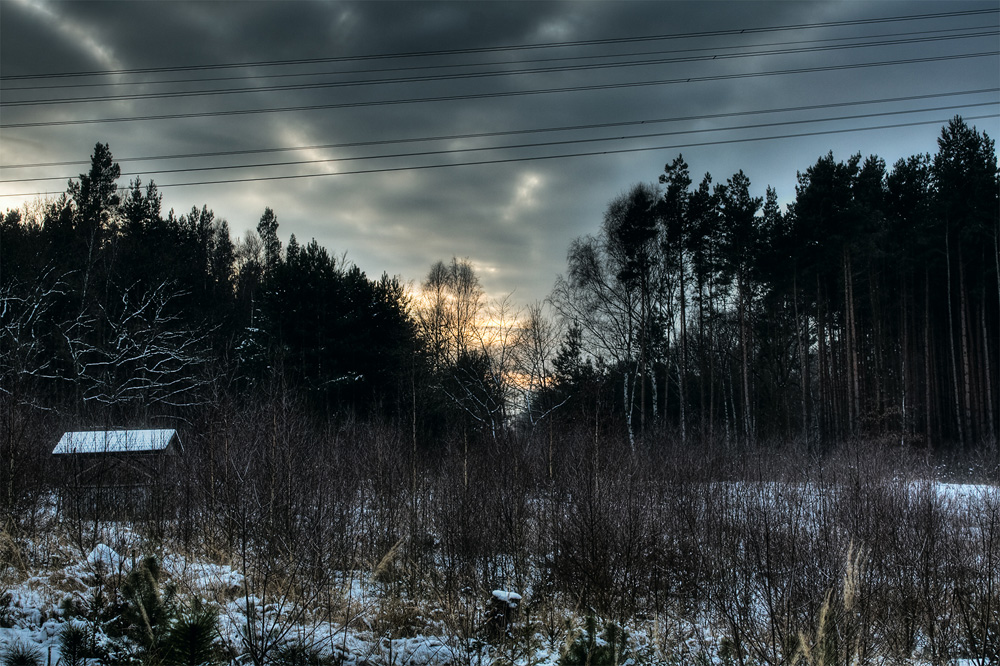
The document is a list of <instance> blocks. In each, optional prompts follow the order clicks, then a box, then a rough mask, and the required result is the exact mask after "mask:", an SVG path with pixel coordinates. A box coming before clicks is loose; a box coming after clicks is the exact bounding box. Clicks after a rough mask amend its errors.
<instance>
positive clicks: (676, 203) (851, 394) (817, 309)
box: [0, 117, 1000, 458]
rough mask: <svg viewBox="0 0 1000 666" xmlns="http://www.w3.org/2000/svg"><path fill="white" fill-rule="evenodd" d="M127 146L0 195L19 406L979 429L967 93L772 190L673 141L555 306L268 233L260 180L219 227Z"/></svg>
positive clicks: (611, 429)
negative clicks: (900, 153) (13, 199)
mask: <svg viewBox="0 0 1000 666" xmlns="http://www.w3.org/2000/svg"><path fill="white" fill-rule="evenodd" d="M120 174H121V170H120V168H119V167H118V165H117V164H116V163H115V162H114V158H113V156H112V154H111V151H110V149H109V147H108V145H107V144H97V146H96V147H95V150H94V154H93V155H92V160H91V168H90V170H89V172H88V173H85V174H81V175H80V178H79V180H76V181H70V183H69V186H68V188H67V190H66V192H65V193H64V194H63V195H62V196H60V197H59V198H56V199H50V200H47V201H39V202H37V203H36V204H35V205H34V206H28V207H25V208H23V209H15V210H8V211H7V212H6V214H5V215H3V217H2V222H0V289H2V294H0V296H2V299H3V305H2V307H3V319H2V330H0V334H2V338H0V353H2V368H0V370H2V377H3V382H2V391H0V394H2V400H3V401H4V402H5V404H6V410H5V412H6V414H7V420H8V422H9V423H14V422H16V421H18V418H17V417H15V416H14V415H15V413H18V414H27V413H29V412H32V411H33V410H34V411H35V412H38V413H40V414H46V413H51V414H60V415H63V416H65V417H66V418H69V419H70V420H72V421H74V422H75V423H78V424H87V425H91V426H102V425H106V426H122V425H127V424H140V423H148V422H151V421H156V420H158V419H161V418H175V419H176V418H182V419H189V420H190V419H192V418H194V417H193V416H192V414H193V413H194V412H195V411H196V410H197V409H198V408H199V406H202V407H203V406H205V405H207V404H209V403H212V402H215V403H218V401H219V395H220V393H226V394H227V395H231V396H233V399H235V400H237V401H238V402H239V401H243V402H246V401H252V400H259V401H267V400H270V399H273V398H274V397H275V396H277V395H279V394H280V395H288V396H294V398H295V399H296V400H300V401H301V402H302V404H303V405H305V406H306V407H307V409H308V410H309V411H310V413H312V414H314V415H315V416H317V417H318V418H320V419H321V420H322V419H329V418H331V417H332V418H338V415H344V414H348V413H349V414H350V415H351V418H356V419H361V420H370V419H378V420H380V421H383V422H391V423H395V424H398V427H399V428H400V429H401V432H406V433H407V438H408V439H410V440H412V442H413V445H414V446H418V445H419V446H422V447H430V448H433V447H435V446H439V445H443V440H444V439H446V438H449V437H450V438H453V439H456V441H459V440H460V441H462V442H464V444H463V446H467V444H468V441H469V440H470V438H471V439H472V440H473V441H477V440H478V439H479V438H483V437H486V438H493V439H496V437H497V436H498V433H499V432H501V431H502V430H505V429H510V428H513V429H514V430H518V431H524V432H533V431H535V430H538V426H539V425H540V424H542V423H548V427H549V428H552V427H556V426H557V425H558V424H559V423H560V422H566V423H568V422H572V423H578V422H581V420H582V421H583V422H587V423H591V424H592V427H593V428H594V432H598V433H599V432H605V433H613V434H617V435H622V436H627V437H629V439H630V441H631V442H632V444H633V446H635V442H636V441H637V439H639V438H643V437H645V438H653V439H657V438H661V439H662V438H664V437H667V438H672V439H677V440H679V441H680V442H681V443H682V444H685V445H691V446H698V445H702V444H705V443H707V442H732V443H750V442H755V441H775V440H788V439H798V440H801V441H802V442H807V443H810V444H821V445H825V444H829V443H833V442H838V441H842V440H844V439H849V438H856V437H865V438H883V437H885V438H892V439H893V440H895V441H902V442H908V443H911V444H916V445H925V446H935V447H936V446H944V445H953V444H959V445H964V446H966V447H968V446H972V445H975V444H977V443H981V442H984V441H995V439H996V429H997V420H998V416H1000V413H998V400H1000V386H998V381H997V378H998V367H1000V366H998V363H1000V334H998V331H1000V258H998V208H1000V206H998V181H997V160H996V153H995V150H994V142H993V140H992V139H990V138H989V137H988V136H987V135H986V134H985V133H979V132H977V130H976V129H975V128H973V127H969V126H968V125H966V124H965V123H964V122H963V121H962V120H961V118H958V117H956V118H955V119H954V120H953V121H951V122H950V123H949V124H948V125H947V126H946V127H944V128H943V130H942V133H941V136H940V139H939V149H938V152H937V154H935V155H933V156H931V155H915V156H912V157H910V158H908V159H901V160H899V161H898V162H897V163H896V164H894V165H893V166H892V168H891V169H889V168H887V167H886V164H885V162H884V161H883V160H881V159H879V158H877V157H874V156H872V157H868V158H866V159H862V157H861V155H860V154H857V155H854V156H851V157H850V158H848V159H847V160H846V161H837V160H836V159H835V158H834V156H833V155H832V153H831V154H829V155H826V156H823V157H820V158H819V159H818V160H817V162H816V163H815V164H814V165H812V166H810V167H808V168H807V169H806V170H805V171H803V172H800V173H799V175H798V186H797V188H796V197H795V200H794V202H793V203H792V204H791V205H789V206H788V207H787V210H786V211H784V212H782V211H781V209H780V207H779V205H778V203H777V201H778V198H777V193H776V192H774V191H773V190H772V189H770V188H768V190H767V195H766V197H764V198H761V197H755V196H753V195H751V194H750V181H749V179H748V178H747V176H746V175H745V174H744V173H743V172H742V171H741V172H739V173H738V174H736V175H734V176H732V177H731V178H728V179H727V180H726V181H725V182H719V183H713V180H712V177H711V176H710V175H709V174H706V175H705V176H704V177H703V178H702V179H701V181H700V182H699V183H698V184H697V185H695V183H694V180H692V177H691V174H690V173H689V170H688V167H687V164H686V163H685V162H684V160H683V158H682V157H681V156H678V157H677V158H676V159H674V160H673V161H672V162H671V163H670V164H668V165H667V166H666V168H665V170H664V173H663V174H661V175H660V177H659V183H652V184H638V185H635V186H634V187H632V188H631V189H629V190H628V191H627V192H624V193H623V194H621V195H620V196H618V197H616V198H615V199H614V200H613V201H612V202H610V204H609V206H608V208H607V210H606V212H605V215H604V220H603V224H602V226H601V228H600V229H599V230H598V232H597V234H596V235H593V236H586V237H583V238H579V239H576V240H574V241H573V242H572V244H571V245H570V248H569V252H568V265H567V270H566V273H565V274H564V275H563V276H561V277H560V278H559V279H558V280H557V283H556V285H555V288H554V290H553V292H552V295H551V297H550V299H549V303H550V305H551V306H552V309H553V310H554V311H555V313H556V314H557V315H558V324H559V325H561V326H562V328H561V329H560V328H559V327H558V326H557V322H556V321H553V319H552V318H551V317H546V315H545V314H544V313H543V311H542V308H541V307H540V306H539V305H535V306H532V307H530V308H528V310H527V312H523V311H516V310H514V308H512V307H511V306H510V303H509V302H502V303H494V304H489V303H487V301H486V299H485V296H484V294H483V290H482V288H481V286H480V285H479V280H478V276H476V275H475V272H474V270H473V268H472V266H471V264H470V262H468V261H459V260H452V262H451V264H450V265H448V264H445V263H443V262H440V263H438V264H437V265H435V266H433V267H432V268H431V271H430V273H429V274H428V276H427V278H426V280H425V281H424V282H423V283H422V284H421V289H420V290H419V291H418V292H417V293H415V294H414V293H409V292H408V291H407V289H406V288H405V287H404V285H403V284H402V283H401V282H400V280H399V278H396V277H390V276H388V275H385V274H383V275H382V276H381V277H380V278H379V279H377V280H372V279H370V278H368V277H367V276H366V275H365V274H364V272H362V271H361V270H360V269H358V268H357V267H356V266H354V265H353V264H351V263H350V262H349V261H347V259H346V257H345V256H340V257H338V256H334V255H331V254H330V253H329V252H328V251H327V250H326V249H325V248H323V247H322V246H320V245H319V244H318V243H317V242H316V241H315V240H312V241H310V242H308V243H305V244H302V243H300V242H299V241H298V240H297V239H296V238H295V237H294V236H292V237H291V238H290V239H289V240H288V242H287V244H285V245H284V246H283V244H282V242H281V241H280V240H279V235H278V228H279V225H278V218H277V215H276V214H275V213H274V211H272V210H271V209H269V208H268V209H265V211H264V212H263V214H262V216H261V217H260V220H259V222H258V224H257V226H256V230H255V231H251V232H248V233H247V234H246V235H245V236H244V237H242V238H233V236H232V235H231V233H230V230H229V226H228V224H227V222H226V221H225V220H223V219H220V218H218V217H216V216H215V215H214V213H213V211H212V210H211V209H209V208H208V207H207V206H203V207H201V208H200V209H199V208H198V207H193V208H192V209H191V210H190V211H189V212H188V213H185V214H181V215H177V214H175V212H174V211H173V210H171V211H169V212H167V213H166V214H164V212H163V211H162V209H161V195H160V194H159V193H158V191H157V189H156V185H155V184H154V183H152V182H150V183H148V184H143V183H142V182H141V180H139V179H138V178H137V179H135V180H133V181H131V182H130V183H129V184H128V186H126V187H121V186H120V185H119V184H118V179H119V178H120ZM193 410H194V411H193ZM15 430H16V428H8V432H9V433H12V432H14V431H15ZM543 430H544V429H543ZM10 437H13V435H8V442H7V446H9V447H15V444H14V442H13V441H12V440H11V439H9V438H10ZM7 457H8V458H10V454H8V456H7Z"/></svg>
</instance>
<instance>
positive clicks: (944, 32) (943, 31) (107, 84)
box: [0, 25, 997, 93]
mask: <svg viewBox="0 0 1000 666" xmlns="http://www.w3.org/2000/svg"><path fill="white" fill-rule="evenodd" d="M986 29H990V30H992V31H993V32H990V33H988V34H987V35H986V36H990V35H992V34H995V32H996V30H997V26H995V25H994V26H984V27H982V28H969V27H963V28H937V29H934V30H916V31H909V32H895V33H880V34H875V35H865V36H863V37H859V36H849V37H829V38H824V39H800V40H793V41H784V42H766V43H762V44H741V45H733V46H726V45H722V44H720V45H718V46H711V47H700V48H683V49H668V50H657V51H632V52H626V53H604V54H595V55H580V56H558V57H555V58H530V59H521V60H502V61H492V62H490V61H478V62H470V63H461V62H460V63H438V64H425V65H410V66H392V67H379V68H369V69H350V70H334V71H331V70H327V71H319V72H315V71H313V72H284V73H276V74H248V75H242V76H211V77H197V78H184V79H161V80H159V81H157V80H148V79H141V80H138V81H103V82H100V83H56V84H53V85H44V86H43V85H29V86H9V85H8V86H4V87H3V88H2V89H0V93H10V92H13V91H27V90H63V89H70V88H112V87H123V86H135V87H147V86H160V85H171V84H178V83H181V84H183V83H218V82H224V81H226V82H228V81H263V80H270V79H291V78H303V77H319V76H350V75H356V74H384V73H386V72H407V71H428V70H441V69H458V68H469V67H495V66H502V65H529V64H537V63H551V62H578V61H581V60H596V59H598V58H629V57H645V56H664V55H669V54H672V53H700V52H706V51H711V52H721V51H728V50H732V49H738V48H748V49H762V48H772V47H779V46H796V45H800V44H813V45H816V44H823V43H830V42H845V41H852V40H853V41H856V40H860V39H866V40H871V39H885V38H891V37H916V36H918V35H924V36H930V35H936V36H938V37H951V38H954V39H966V38H969V37H972V36H978V35H974V34H973V33H969V32H968V31H969V30H986ZM963 31H964V32H965V33H966V34H962V35H954V33H957V32H963ZM948 33H951V35H948ZM897 43H899V42H897ZM871 45H872V43H871V42H864V43H860V44H851V45H848V46H852V47H863V46H871ZM750 53H753V54H754V55H756V53H755V52H750Z"/></svg>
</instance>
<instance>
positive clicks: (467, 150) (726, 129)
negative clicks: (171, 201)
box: [0, 101, 998, 184]
mask: <svg viewBox="0 0 1000 666" xmlns="http://www.w3.org/2000/svg"><path fill="white" fill-rule="evenodd" d="M997 104H998V102H997V101H989V102H978V103H973V104H957V105H952V106H938V107H931V108H923V109H904V110H897V111H881V112H876V113H862V114H854V115H848V116H836V117H833V118H810V119H800V120H781V121H775V122H769V123H757V124H751V125H737V126H734V127H705V128H699V129H691V130H674V131H670V132H651V133H646V134H633V135H627V136H609V137H589V138H583V139H564V140H559V141H540V142H534V143H521V144H510V145H501V146H480V147H476V148H448V149H441V150H425V151H417V152H409V153H389V154H382V155H356V156H349V157H330V158H323V159H309V160H292V161H285V162H265V163H258V164H229V165H215V166H204V167H186V168H179V169H158V170H156V171H154V172H152V173H155V174H157V175H165V174H174V173H197V172H205V171H229V170H232V169H261V168H271V167H286V166H304V165H311V164H333V163H340V162H356V161H362V160H384V159H402V158H408V157H431V156H442V155H460V154H467V153H475V152H487V151H494V150H522V149H525V148H551V147H553V146H568V145H578V144H589V143H601V142H606V141H630V140H634V139H652V138H661V137H665V136H684V135H689V134H704V133H706V132H735V131H745V130H756V129H764V128H770V127H785V126H790V125H806V124H813V123H826V122H838V121H844V120H861V119H868V118H877V117H882V116H899V115H906V114H913V113H931V112H936V111H953V110H955V109H966V108H973V107H981V106H997ZM148 173H149V172H144V171H133V172H122V173H121V175H122V176H144V175H147V174H148ZM73 177H74V176H72V175H70V176H65V175H63V176H44V177H43V176H40V177H36V178H11V179H4V180H0V183H4V184H7V183H29V182H38V181H54V180H69V179H72V178H73Z"/></svg>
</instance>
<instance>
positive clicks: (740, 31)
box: [0, 8, 1000, 81]
mask: <svg viewBox="0 0 1000 666" xmlns="http://www.w3.org/2000/svg"><path fill="white" fill-rule="evenodd" d="M997 13H1000V9H996V8H989V9H973V10H963V11H955V12H934V13H927V14H910V15H906V16H886V17H878V18H869V19H851V20H844V21H824V22H815V23H799V24H792V25H778V26H767V27H757V28H733V29H725V30H707V31H697V32H684V33H672V34H662V35H645V36H634V37H617V38H603V39H588V40H575V41H568V42H543V43H538V44H515V45H508V46H488V47H474V48H466V49H437V50H427V51H408V52H401V53H382V54H369V55H354V56H332V57H326V58H295V59H290V60H260V61H254V62H230V63H217V64H203V65H186V66H174V67H137V68H130V69H114V70H104V71H100V70H92V71H81V72H54V73H42V74H19V75H16V76H0V81H16V80H24V79H47V78H64V77H74V76H110V75H121V74H147V73H153V72H181V71H201V70H211V69H233V68H241V67H272V66H286V65H303V64H313V63H330V62H355V61H364V60H382V59H391V58H414V57H428V56H448V55H461V54H469V53H496V52H504V51H524V50H533V49H551V48H568V47H581V46H600V45H607V44H634V43H638V42H649V41H659V40H666V39H690V38H704V37H718V36H726V35H747V34H758V33H765V32H777V31H787V30H804V29H816V28H832V27H844V26H857V25H872V24H881V23H899V22H904V21H920V20H940V19H945V18H957V17H962V16H981V15H986V14H997Z"/></svg>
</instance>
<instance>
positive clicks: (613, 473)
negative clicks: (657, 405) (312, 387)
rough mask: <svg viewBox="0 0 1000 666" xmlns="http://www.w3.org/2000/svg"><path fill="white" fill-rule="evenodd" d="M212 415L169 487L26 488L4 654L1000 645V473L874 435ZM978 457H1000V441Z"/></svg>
mask: <svg viewBox="0 0 1000 666" xmlns="http://www.w3.org/2000/svg"><path fill="white" fill-rule="evenodd" d="M215 423H216V426H215V428H214V430H212V431H211V432H209V429H208V428H207V424H205V425H206V427H204V428H201V429H199V430H194V431H192V434H191V435H190V436H189V438H188V441H187V442H186V450H187V452H188V453H186V454H185V456H184V463H183V469H182V470H181V472H180V485H181V492H179V493H178V495H177V497H176V498H175V501H174V503H173V508H171V509H168V510H164V511H163V512H162V514H160V515H148V516H143V517H140V518H129V519H123V518H122V516H121V515H116V514H115V512H113V511H111V512H109V513H108V514H107V515H99V516H91V517H86V518H82V519H76V518H72V517H69V515H68V512H67V511H66V510H65V507H61V506H58V504H57V502H56V496H55V495H52V494H49V493H48V492H46V493H40V494H39V495H37V496H36V497H35V498H33V499H32V501H31V502H28V503H26V504H24V505H23V506H22V507H21V511H20V513H19V515H18V519H17V520H16V521H15V522H14V523H12V526H14V529H13V531H10V532H9V533H7V534H5V535H4V540H3V542H2V552H3V560H2V561H3V563H4V568H3V571H2V578H0V580H2V591H0V599H2V601H0V623H2V624H3V626H4V627H7V628H6V629H3V630H0V636H2V638H3V645H4V647H3V650H4V654H5V655H8V656H7V657H6V658H7V659H8V661H10V660H12V659H13V658H14V656H16V655H17V651H18V650H21V649H22V648H24V649H28V650H29V651H30V649H31V648H34V649H35V650H36V651H37V652H38V654H40V655H47V651H48V648H49V647H52V648H53V655H58V654H61V655H62V658H63V662H62V663H64V664H65V663H81V664H83V663H86V664H95V663H101V664H111V663H142V664H201V663H219V664H229V663H232V664H333V663H350V664H373V665H374V664H427V663H437V664H456V665H459V664H470V665H471V664H495V663H509V664H543V663H544V664H557V663H558V664H564V665H568V664H588V663H589V664H595V665H596V664H621V663H635V664H639V663H650V664H652V663H728V664H791V663H803V664H835V663H843V664H849V663H859V664H869V663H871V664H874V663H927V664H936V663H956V662H958V661H961V660H966V663H970V664H987V663H991V662H992V661H995V660H996V659H997V658H998V650H1000V489H998V487H997V486H996V485H994V484H990V483H978V484H967V483H943V482H941V481H940V480H938V481H935V480H932V479H934V478H938V479H942V478H944V476H943V475H944V473H945V472H944V470H943V469H941V468H935V467H933V466H930V465H928V463H927V460H926V459H924V458H919V459H916V458H912V457H910V456H908V455H906V454H905V453H904V452H903V451H902V450H899V449H895V450H892V452H891V453H887V452H886V448H887V447H886V446H885V445H884V444H879V445H856V446H852V447H845V448H843V449H842V450H840V451H837V452H832V453H828V454H826V455H823V456H820V455H813V454H809V453H808V452H807V451H805V450H804V449H792V450H782V451H773V450H765V449H753V450H739V451H737V450H711V451H703V452H699V453H694V452H691V451H690V450H678V449H677V448H670V447H667V448H664V447H663V446H662V445H659V446H653V445H645V444H644V445H642V446H639V447H638V448H637V449H635V450H632V449H631V448H630V447H629V445H628V440H627V438H626V437H617V438H613V437H610V436H602V437H601V438H599V439H598V440H596V441H595V439H594V437H593V434H592V433H588V432H587V431H585V430H583V429H578V430H569V431H565V432H560V433H552V434H551V439H549V437H548V436H546V437H544V438H543V437H533V438H528V437H513V436H512V437H504V438H501V439H498V440H497V441H495V442H492V443H489V444H484V443H481V444H480V445H479V446H476V447H472V448H470V450H469V451H468V452H466V451H464V450H462V449H455V450H451V451H445V452H439V453H437V454H436V455H428V454H427V453H426V452H420V454H419V455H417V456H416V457H415V456H414V452H413V450H412V448H411V446H410V443H409V442H407V441H405V440H402V439H400V438H399V437H398V436H397V434H398V433H396V432H395V431H393V430H389V429H385V428H379V427H377V426H372V425H370V424H351V423H345V424H341V425H340V426H339V427H331V428H329V429H325V430H322V431H316V430H312V429H310V428H308V427H305V426H304V424H303V422H302V421H301V420H300V419H298V418H296V416H295V412H294V410H285V411H280V410H279V411H275V412H264V413H260V412H254V413H252V414H251V413H241V412H233V413H230V414H228V417H227V419H225V421H223V420H221V419H220V420H218V421H216V422H215ZM261 424H267V426H266V427H264V428H260V427H259V426H260V425H261ZM199 432H201V433H202V434H198V433H199ZM550 445H551V448H550ZM994 455H995V454H994ZM253 460H257V461H258V464H251V461H253ZM972 464H973V465H974V471H975V474H976V478H977V479H978V480H980V481H981V480H982V479H984V478H994V479H995V478H996V477H995V475H996V459H995V457H994V458H989V457H988V456H985V455H984V456H980V457H979V458H978V460H976V461H973V463H972ZM952 469H953V470H955V469H958V468H957V467H955V466H954V465H953V466H952ZM963 469H965V468H964V467H963ZM955 473H957V472H955ZM966 474H967V472H966ZM953 480H954V479H953ZM961 480H963V481H968V480H969V477H967V476H963V478H962V479H961ZM70 646H76V647H72V648H71V647H70ZM70 649H72V650H73V653H72V654H73V655H76V656H75V657H71V656H68V655H69V654H70V652H69V650H70ZM185 649H186V650H188V651H187V652H184V650H185ZM11 655H13V656H11ZM184 655H195V656H190V657H187V656H184ZM73 659H77V660H76V661H73ZM88 660H89V661H88ZM11 663H15V662H11ZM16 663H45V662H44V661H41V662H30V661H29V662H16ZM52 663H55V662H54V661H53V662H52Z"/></svg>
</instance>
